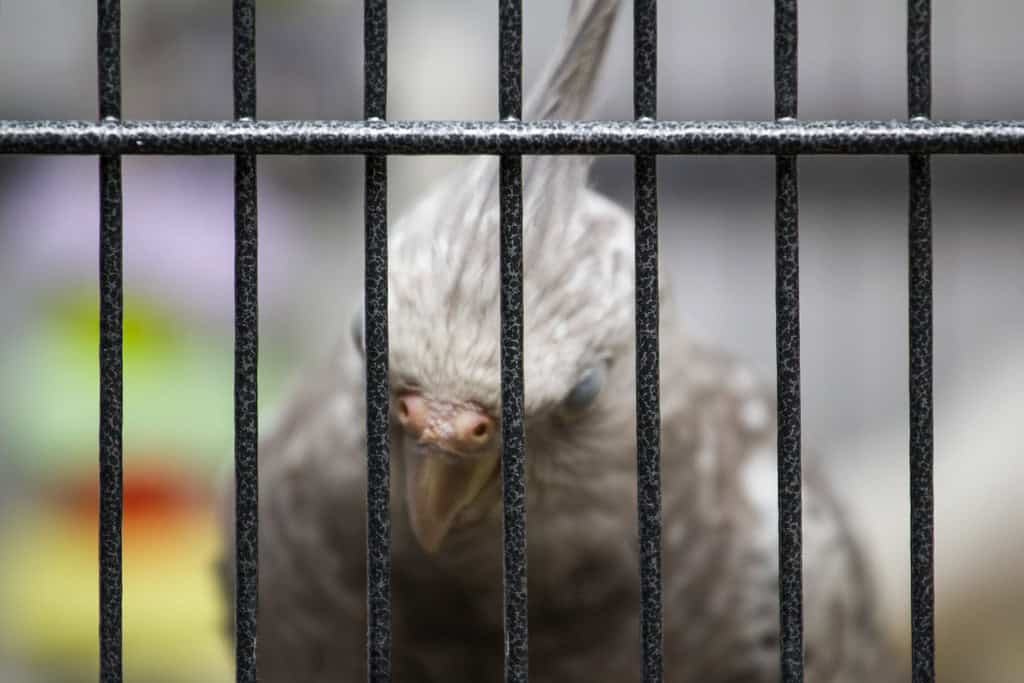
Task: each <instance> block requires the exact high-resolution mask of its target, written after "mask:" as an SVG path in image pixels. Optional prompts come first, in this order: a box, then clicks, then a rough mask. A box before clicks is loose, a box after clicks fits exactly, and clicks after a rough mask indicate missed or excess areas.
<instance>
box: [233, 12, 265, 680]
mask: <svg viewBox="0 0 1024 683" xmlns="http://www.w3.org/2000/svg"><path fill="white" fill-rule="evenodd" d="M255 4H256V3H255V0H234V14H233V26H234V31H233V33H234V73H233V81H234V92H235V118H236V119H238V120H253V119H254V118H255V117H256V7H255ZM256 263H257V231H256V157H255V156H254V155H251V154H244V155H238V156H236V157H235V553H236V555H235V560H236V565H235V566H236V576H235V581H236V583H235V665H236V670H235V677H236V680H237V681H239V683H255V682H256V627H257V619H256V616H257V603H258V593H259V591H258V586H259V547H258V540H259V517H258V508H259V478H258V473H257V423H256V390H257V387H256V374H257V373H256V368H257V360H258V355H259V354H258V348H259V347H258V342H259V329H258V328H259V324H258V322H259V319H258V312H257V290H256V273H257V268H256Z"/></svg>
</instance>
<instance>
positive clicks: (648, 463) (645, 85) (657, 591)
mask: <svg viewBox="0 0 1024 683" xmlns="http://www.w3.org/2000/svg"><path fill="white" fill-rule="evenodd" d="M657 107H658V3H657V2H656V0H636V2H634V4H633V108H634V116H636V118H637V119H638V120H654V119H655V118H657V116H658V111H657ZM634 163H635V178H634V202H635V230H636V233H635V240H636V249H635V258H636V264H635V269H636V292H635V297H636V458H637V481H636V487H637V516H638V523H639V533H640V642H641V678H642V680H643V681H644V683H660V681H661V680H662V673H663V672H662V668H663V664H662V645H663V642H662V641H663V639H662V628H661V625H662V620H661V610H662V604H661V410H660V408H659V396H658V390H659V371H658V318H659V316H658V170H657V169H658V160H657V157H655V156H653V155H649V154H647V155H639V156H637V157H636V160H635V162H634Z"/></svg>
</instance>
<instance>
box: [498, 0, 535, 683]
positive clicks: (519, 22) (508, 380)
mask: <svg viewBox="0 0 1024 683" xmlns="http://www.w3.org/2000/svg"><path fill="white" fill-rule="evenodd" d="M498 24H499V26H498V116H499V118H501V119H502V120H504V121H518V120H519V119H521V118H522V116H523V4H522V0H498ZM499 165H500V168H499V170H498V182H499V188H498V194H499V197H500V200H499V214H500V223H501V225H500V231H499V232H500V235H499V240H500V242H499V267H500V269H501V488H502V502H503V506H504V516H503V518H502V533H503V536H504V553H503V554H504V559H503V562H502V574H503V578H504V584H505V586H504V587H505V591H504V612H505V682H506V683H526V681H527V680H528V679H529V672H528V669H529V648H528V645H527V642H528V638H527V632H528V625H527V624H528V620H527V610H526V605H527V596H526V474H525V457H526V452H525V449H526V444H525V435H524V429H523V159H522V156H520V155H518V154H505V155H502V156H501V159H500V161H499Z"/></svg>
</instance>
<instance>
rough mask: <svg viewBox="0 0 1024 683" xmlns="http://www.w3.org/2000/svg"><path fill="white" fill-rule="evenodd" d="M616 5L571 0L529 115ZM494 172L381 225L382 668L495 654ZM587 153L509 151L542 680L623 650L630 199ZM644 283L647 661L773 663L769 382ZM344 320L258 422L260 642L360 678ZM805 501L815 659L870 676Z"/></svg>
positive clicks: (404, 681)
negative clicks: (658, 443) (648, 319)
mask: <svg viewBox="0 0 1024 683" xmlns="http://www.w3.org/2000/svg"><path fill="white" fill-rule="evenodd" d="M619 4H620V3H619V2H617V1H616V0H575V1H574V2H572V3H571V9H570V15H569V24H568V29H567V32H566V37H565V40H564V42H563V44H562V46H561V48H560V51H559V52H558V54H557V55H556V58H555V59H554V60H553V62H552V64H551V67H550V68H549V70H548V73H547V76H546V77H545V78H544V79H543V80H542V83H541V87H540V88H539V89H538V91H537V92H536V93H535V94H534V96H533V97H532V99H531V100H530V102H529V104H528V106H527V111H526V114H525V118H526V119H579V118H581V117H582V116H584V115H585V113H586V107H587V104H588V101H589V99H590V94H591V92H592V90H593V84H594V80H595V76H596V72H597V70H598V67H599V65H600V62H601V59H602V56H603V54H604V52H605V50H606V46H607V42H608V37H609V33H610V30H611V27H612V25H613V23H614V20H615V16H616V14H617V12H618V9H619ZM497 171H498V163H497V160H496V159H494V158H481V159H476V160H473V161H472V162H471V163H469V164H468V165H467V166H466V167H465V168H463V169H461V170H460V171H458V172H457V173H455V174H454V175H452V176H451V177H449V178H447V179H446V180H444V181H443V182H441V183H440V185H439V186H438V187H437V188H435V189H434V190H433V191H432V192H431V193H429V194H428V195H427V196H426V197H425V198H424V199H422V201H420V202H419V203H418V204H417V205H416V206H415V207H414V208H413V209H412V210H411V211H410V212H409V213H408V214H407V215H405V216H404V217H403V218H402V219H401V220H400V221H399V222H398V224H396V225H395V226H394V230H393V234H394V237H393V239H392V242H391V246H390V252H389V272H390V277H389V297H390V298H389V324H390V336H389V340H390V355H389V362H390V373H391V375H390V376H391V391H392V420H391V423H392V428H391V463H392V478H391V482H392V491H391V501H392V520H393V529H392V540H393V549H392V552H393V580H392V592H393V659H394V661H393V666H394V680H395V681H398V682H400V683H427V682H437V683H440V682H442V681H444V682H445V683H479V682H486V681H500V680H501V678H502V656H503V636H502V584H501V577H502V570H501V566H502V565H501V548H502V531H501V528H502V527H501V482H500V467H499V462H500V428H499V423H498V420H499V418H500V414H501V410H500V380H499V355H500V338H499V306H500V297H499V268H498V244H499V241H498V233H499V220H498V178H497ZM587 171H588V161H587V160H585V159H582V158H579V157H536V158H531V159H528V160H526V162H525V170H524V275H525V280H524V291H523V297H524V310H525V312H524V323H525V328H524V339H525V343H524V344H525V345H524V373H525V405H524V409H525V424H526V444H527V446H526V447H527V459H526V475H527V501H526V507H527V528H528V553H529V555H528V564H529V586H528V588H529V608H530V614H529V618H530V620H529V626H530V643H529V648H530V650H529V651H530V678H531V680H532V681H535V682H536V683H555V682H556V681H557V682H559V683H584V682H585V683H595V682H596V683H600V682H608V683H622V682H624V681H636V680H639V672H640V652H641V649H640V625H639V611H640V610H639V592H640V579H639V567H638V532H637V511H636V444H635V415H634V396H635V392H634V367H635V364H634V333H635V330H634V318H633V296H634V291H633V290H634V262H633V239H634V235H633V220H632V216H631V215H630V214H629V213H628V212H626V211H624V210H623V209H622V208H621V207H619V206H617V205H616V204H614V203H612V202H611V201H609V200H607V199H605V198H604V197H602V196H600V195H598V194H596V193H595V192H593V191H592V190H591V189H589V188H588V187H587ZM661 298H662V318H661V352H662V367H661V387H662V389H661V397H662V401H661V411H662V463H661V469H662V490H663V498H662V502H663V519H664V529H663V534H662V538H663V555H662V560H663V572H662V573H663V600H664V647H665V667H664V669H665V680H666V681H668V682H669V683H690V682H696V681H701V682H702V683H726V682H729V683H741V682H742V683H762V682H764V683H767V682H769V681H776V680H778V677H779V664H778V649H779V648H778V619H779V616H778V579H777V545H776V544H777V528H778V526H777V524H778V523H777V517H776V490H775V486H776V483H775V482H776V471H775V446H774V444H775V438H776V436H775V423H774V414H775V408H774V404H773V401H772V399H771V397H770V395H769V394H767V393H765V392H764V390H763V389H761V388H759V386H758V384H757V382H756V381H755V379H754V377H753V376H752V375H751V374H750V373H749V372H748V371H747V370H746V369H744V368H743V367H742V366H740V365H739V364H737V363H736V362H734V361H733V360H731V359H730V358H729V357H728V356H726V355H724V354H721V353H718V352H716V351H713V350H709V349H707V348H704V347H700V346H698V345H696V344H694V343H692V342H689V341H688V339H687V336H686V334H685V332H684V330H683V329H682V328H681V326H680V324H679V321H678V319H677V318H676V317H675V316H674V315H673V314H672V309H671V303H670V300H669V299H668V297H667V293H666V292H664V291H663V292H662V297H661ZM355 332H356V335H355V336H356V339H355V344H353V343H351V342H350V340H347V339H346V340H344V341H343V342H342V343H341V344H339V345H338V346H337V347H336V348H335V350H334V352H333V353H332V354H331V355H330V357H329V358H328V359H327V360H326V362H325V363H324V364H322V365H320V366H319V367H317V368H315V369H314V371H313V372H311V373H310V374H309V376H308V378H307V379H306V381H304V382H301V383H300V385H299V389H298V391H297V392H296V394H295V396H294V397H293V399H292V400H291V402H290V403H289V404H288V405H287V407H286V409H285V411H284V414H283V416H282V418H281V419H280V421H279V423H278V424H277V425H276V427H275V429H274V430H273V431H272V433H271V434H270V435H269V436H268V437H267V438H266V439H265V440H264V441H263V443H262V445H261V450H260V495H261V500H260V515H261V517H260V612H259V616H260V623H259V639H258V664H259V670H260V675H261V679H262V680H264V681H267V682H268V683H284V682H285V681H289V682H290V681H295V682H311V683H321V682H322V683H326V682H327V681H331V682H335V681H357V680H365V678H366V672H365V666H366V664H365V661H366V656H365V640H366V599H365V588H366V524H365V520H366V517H365V501H366V443H365V439H366V436H365V406H364V397H365V387H364V378H363V367H362V355H361V342H360V339H359V334H358V326H356V330H355ZM804 511H805V519H804V531H805V536H804V558H805V569H804V581H805V584H804V595H805V608H804V617H805V626H806V648H807V651H806V670H807V680H808V681H811V682H813V683H827V682H828V683H854V682H857V683H863V682H864V681H871V682H872V683H879V682H880V681H881V679H882V677H881V676H880V671H881V670H880V669H879V668H878V665H879V664H880V663H881V648H880V644H879V642H878V634H877V629H876V626H875V618H874V614H873V603H872V595H871V591H870V588H869V586H868V583H867V581H866V577H865V576H864V572H863V571H862V567H861V561H860V559H859V556H858V551H857V548H856V547H855V544H854V543H853V541H852V540H851V537H850V535H849V533H848V532H847V529H846V527H845V524H844V522H843V520H842V517H841V515H840V512H839V510H838V509H837V507H836V505H835V504H834V502H833V498H832V497H831V495H830V494H829V493H828V491H827V490H826V489H825V488H823V487H822V486H821V485H820V483H819V482H818V481H817V480H816V479H814V478H813V475H812V474H809V475H808V477H807V481H806V482H805V491H804ZM225 528H226V529H230V528H231V527H230V525H226V526H225ZM227 557H230V552H229V553H228V555H227ZM230 576H231V572H230V571H228V572H226V573H225V578H226V579H227V580H228V581H230ZM228 585H230V584H228ZM228 592H230V591H228Z"/></svg>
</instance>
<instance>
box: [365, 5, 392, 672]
mask: <svg viewBox="0 0 1024 683" xmlns="http://www.w3.org/2000/svg"><path fill="white" fill-rule="evenodd" d="M387 9H388V8H387V2H386V0H366V2H365V4H364V6H363V12H364V37H363V47H364V51H365V62H364V81H363V83H364V85H363V109H364V115H365V116H366V118H367V119H371V118H377V119H384V118H385V117H386V116H387V89H388V81H387V50H388V45H387V40H388V15H387ZM365 183H366V184H365V192H364V194H365V200H364V211H365V218H364V230H365V241H364V244H365V250H366V254H365V265H364V277H365V281H364V290H363V301H364V305H363V315H364V327H363V329H364V330H366V332H365V337H364V339H365V344H366V458H367V460H366V472H367V479H366V487H367V488H366V513H367V514H366V524H367V527H366V533H367V536H366V539H367V553H366V558H367V560H366V572H367V574H366V576H367V582H366V586H367V590H366V614H367V639H366V657H367V678H368V680H369V681H371V682H372V683H387V682H388V681H390V680H391V512H390V507H391V506H390V500H389V496H390V489H391V483H390V482H391V474H390V472H391V466H390V453H389V450H388V412H389V409H390V389H389V385H388V163H387V157H384V156H367V157H366V177H365Z"/></svg>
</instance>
